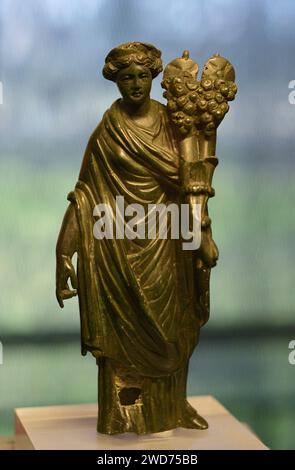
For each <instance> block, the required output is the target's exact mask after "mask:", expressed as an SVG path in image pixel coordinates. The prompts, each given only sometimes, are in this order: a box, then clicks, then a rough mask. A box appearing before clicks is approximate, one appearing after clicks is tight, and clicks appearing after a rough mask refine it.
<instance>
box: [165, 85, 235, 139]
mask: <svg viewBox="0 0 295 470" xmlns="http://www.w3.org/2000/svg"><path fill="white" fill-rule="evenodd" d="M162 87H163V88H164V89H165V90H166V91H165V92H164V94H163V96H164V97H165V98H166V99H167V100H168V102H167V108H168V111H169V113H170V116H171V119H172V121H173V122H174V124H175V125H176V127H177V128H178V130H179V132H180V133H181V135H183V136H185V135H187V134H189V132H190V131H191V130H192V128H193V126H195V127H196V128H197V129H199V130H203V131H204V132H205V135H207V136H210V135H212V134H213V133H214V132H215V130H216V128H217V126H218V125H219V124H220V122H221V121H222V119H223V117H224V115H225V114H226V113H227V111H228V109H229V106H228V103H227V102H228V101H231V100H233V99H234V98H235V94H236V92H237V86H236V84H235V83H234V82H232V81H229V80H223V79H221V78H217V79H211V78H207V77H204V78H202V80H201V81H197V80H193V79H192V78H191V77H190V78H188V77H186V76H183V77H168V78H166V79H165V80H164V81H163V82H162Z"/></svg>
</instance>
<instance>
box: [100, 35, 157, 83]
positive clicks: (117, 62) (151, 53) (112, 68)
mask: <svg viewBox="0 0 295 470" xmlns="http://www.w3.org/2000/svg"><path fill="white" fill-rule="evenodd" d="M132 63H135V64H137V65H143V66H145V67H147V68H148V69H149V70H150V71H151V74H152V77H153V78H155V77H156V76H157V75H158V74H159V73H160V72H161V71H162V70H163V66H162V60H161V51H159V50H158V49H156V48H155V47H154V46H152V45H151V44H146V43H143V42H128V43H125V44H121V45H120V46H118V47H115V48H114V49H112V50H111V52H109V54H108V55H107V57H106V59H105V65H104V68H103V71H102V73H103V76H104V77H105V78H106V79H107V80H112V81H113V82H115V81H116V79H117V74H118V72H119V71H120V70H122V69H124V68H126V67H129V65H131V64H132Z"/></svg>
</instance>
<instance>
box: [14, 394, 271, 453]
mask: <svg viewBox="0 0 295 470" xmlns="http://www.w3.org/2000/svg"><path fill="white" fill-rule="evenodd" d="M188 400H189V402H190V403H191V405H192V406H193V407H194V408H196V409H197V410H198V412H199V413H200V414H201V416H203V417H204V418H205V419H206V420H207V421H208V423H209V429H207V430H205V431H199V430H194V429H184V428H177V429H173V430H171V431H165V432H161V433H157V434H149V435H144V436H138V435H137V434H133V433H126V434H117V435H115V436H108V435H105V434H98V433H97V432H96V421H97V405H96V404H91V405H87V404H84V405H65V406H46V407H34V408H18V409H16V410H15V433H16V436H15V447H16V449H19V450H24V449H33V450H34V449H35V450H77V449H79V450H98V451H99V450H110V451H111V450H180V449H181V450H226V449H227V450H234V449H236V450H238V449H239V450H266V449H267V447H265V445H264V444H263V443H262V442H261V441H260V440H259V439H258V438H257V437H256V436H255V435H254V434H253V433H252V432H251V431H250V430H249V429H248V428H247V426H245V425H243V424H242V423H240V422H239V421H238V420H237V419H236V418H234V416H232V415H231V414H230V413H229V412H228V411H227V410H226V409H225V408H224V407H223V406H222V405H221V404H220V403H219V402H218V401H217V400H216V399H215V398H213V397H212V396H210V395H208V396H200V397H190V398H188Z"/></svg>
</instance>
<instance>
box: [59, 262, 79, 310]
mask: <svg viewBox="0 0 295 470" xmlns="http://www.w3.org/2000/svg"><path fill="white" fill-rule="evenodd" d="M69 279H70V280H71V284H72V288H70V287H69V285H68V280H69ZM77 287H78V281H77V276H76V273H75V268H74V266H73V263H72V261H71V258H70V257H69V256H67V255H59V256H58V257H57V263H56V298H57V301H58V303H59V306H60V307H61V308H63V306H64V303H63V301H64V300H66V299H70V298H71V297H75V295H77Z"/></svg>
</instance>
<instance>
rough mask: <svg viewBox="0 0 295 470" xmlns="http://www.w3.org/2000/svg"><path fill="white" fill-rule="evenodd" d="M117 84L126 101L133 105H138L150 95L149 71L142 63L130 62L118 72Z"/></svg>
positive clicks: (150, 80) (150, 78)
mask: <svg viewBox="0 0 295 470" xmlns="http://www.w3.org/2000/svg"><path fill="white" fill-rule="evenodd" d="M117 85H118V88H119V90H120V93H121V95H122V97H123V100H124V101H125V102H126V103H128V104H130V105H132V106H135V107H136V106H140V105H141V104H143V103H144V102H145V101H146V100H147V99H148V98H149V95H150V91H151V86H152V74H151V71H150V70H149V69H148V68H147V67H144V66H143V65H137V64H135V63H132V64H131V65H130V66H129V67H126V68H125V69H122V70H120V71H119V72H118V75H117Z"/></svg>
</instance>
